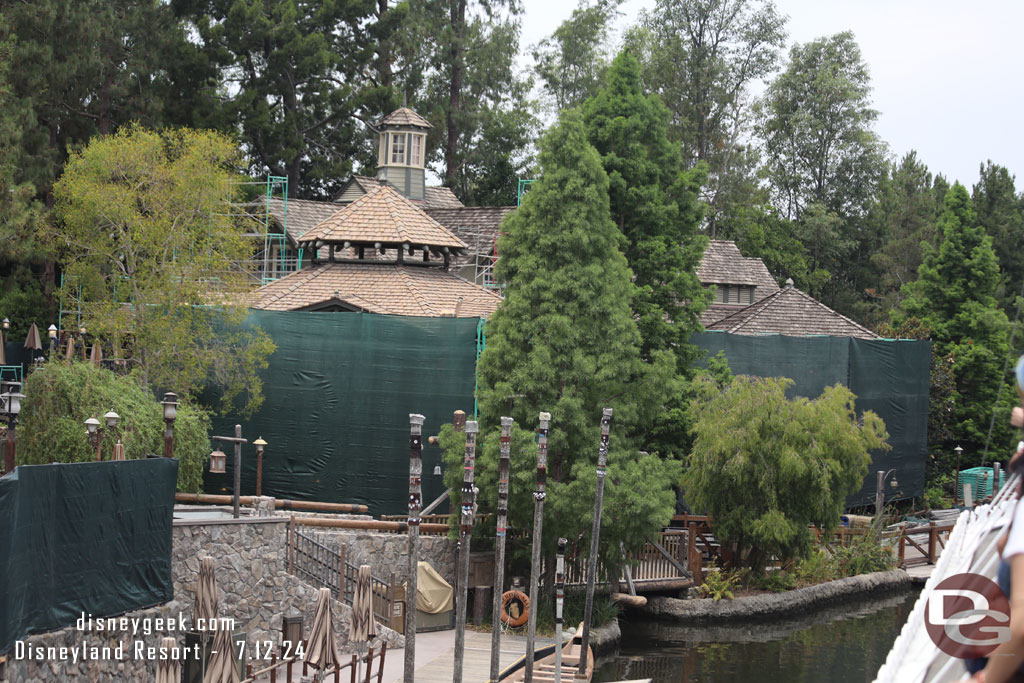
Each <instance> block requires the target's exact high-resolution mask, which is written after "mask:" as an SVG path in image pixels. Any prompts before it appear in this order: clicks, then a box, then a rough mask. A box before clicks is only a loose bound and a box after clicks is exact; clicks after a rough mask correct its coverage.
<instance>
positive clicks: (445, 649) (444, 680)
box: [384, 630, 554, 683]
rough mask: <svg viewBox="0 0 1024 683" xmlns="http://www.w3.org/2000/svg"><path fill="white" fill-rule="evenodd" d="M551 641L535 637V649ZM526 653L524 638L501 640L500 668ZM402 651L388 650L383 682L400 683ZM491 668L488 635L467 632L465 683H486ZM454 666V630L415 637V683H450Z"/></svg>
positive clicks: (508, 636)
mask: <svg viewBox="0 0 1024 683" xmlns="http://www.w3.org/2000/svg"><path fill="white" fill-rule="evenodd" d="M553 642H554V639H553V638H541V637H538V638H537V645H536V647H537V648H541V647H543V646H545V645H549V644H551V643H553ZM524 652H526V636H513V635H503V636H502V637H501V659H500V661H501V667H502V668H504V667H506V666H508V665H509V664H511V663H512V662H514V661H515V660H516V659H518V658H519V657H521V656H522V655H523V653H524ZM404 662H405V650H388V654H387V657H386V658H385V660H384V683H402V674H403V672H404V669H405V664H404ZM490 665H491V634H490V633H479V632H477V631H466V655H465V658H464V659H463V660H462V679H463V681H464V683H486V681H487V679H488V675H489V673H490V672H489V669H490ZM454 667H455V631H454V630H448V631H433V632H431V633H418V634H416V683H451V681H452V671H453V669H454Z"/></svg>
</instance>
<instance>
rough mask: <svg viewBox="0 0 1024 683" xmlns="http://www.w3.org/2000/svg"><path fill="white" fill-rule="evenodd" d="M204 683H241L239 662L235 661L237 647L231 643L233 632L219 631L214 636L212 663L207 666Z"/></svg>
mask: <svg viewBox="0 0 1024 683" xmlns="http://www.w3.org/2000/svg"><path fill="white" fill-rule="evenodd" d="M203 683H241V679H240V678H239V677H238V662H237V661H236V660H235V647H234V643H232V642H231V631H230V630H228V629H218V630H217V633H216V634H215V635H214V636H213V648H212V650H211V654H210V661H209V663H208V664H207V665H206V675H205V676H203Z"/></svg>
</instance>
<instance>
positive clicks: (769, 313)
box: [705, 286, 878, 339]
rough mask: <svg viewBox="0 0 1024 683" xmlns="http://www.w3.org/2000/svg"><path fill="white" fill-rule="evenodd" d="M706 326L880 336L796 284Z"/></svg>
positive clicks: (798, 334) (737, 330)
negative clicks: (798, 287)
mask: <svg viewBox="0 0 1024 683" xmlns="http://www.w3.org/2000/svg"><path fill="white" fill-rule="evenodd" d="M705 327H706V328H707V329H709V330H720V331H722V332H731V333H732V334H743V335H758V334H784V335H789V336H793V337H808V336H817V335H827V336H830V337H856V338H858V339H877V338H878V335H877V334H875V333H874V332H872V331H871V330H869V329H868V328H866V327H864V326H863V325H860V324H858V323H856V322H854V321H853V320H850V319H849V318H847V317H846V316H844V315H840V314H839V313H836V312H835V311H833V310H832V309H831V308H829V307H828V306H826V305H825V304H823V303H821V302H820V301H818V300H817V299H815V298H814V297H812V296H810V295H808V294H805V293H804V292H801V291H800V290H799V289H797V288H796V287H793V286H788V287H785V288H784V289H780V290H779V291H777V292H775V293H774V294H770V295H768V296H766V297H764V298H763V299H760V300H759V301H756V302H755V303H753V304H751V305H749V306H747V307H745V308H741V309H740V310H738V311H736V312H734V313H732V314H731V315H728V316H726V317H724V318H722V319H720V320H718V321H716V322H714V323H711V324H710V325H705Z"/></svg>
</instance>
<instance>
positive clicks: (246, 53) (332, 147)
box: [171, 0, 385, 199]
mask: <svg viewBox="0 0 1024 683" xmlns="http://www.w3.org/2000/svg"><path fill="white" fill-rule="evenodd" d="M171 4H172V5H173V6H174V8H175V11H176V13H177V14H178V15H179V16H181V17H183V18H185V19H187V20H188V21H189V22H190V23H191V24H192V26H194V27H195V30H196V33H197V36H198V39H199V42H200V44H201V46H202V50H203V53H204V55H205V57H206V59H207V60H209V62H210V63H211V64H213V65H215V66H216V67H217V68H218V69H219V70H220V78H221V82H222V83H225V82H230V83H231V87H230V88H228V89H226V90H225V91H224V92H222V93H220V97H221V98H222V100H223V104H222V115H223V116H224V117H225V119H226V120H227V121H231V122H236V123H237V125H238V126H239V128H240V130H241V134H242V137H243V139H244V140H246V141H247V142H248V143H250V144H249V147H248V149H249V151H250V153H251V157H252V166H251V167H250V172H251V173H252V174H253V175H255V176H261V175H263V174H265V173H267V172H269V173H271V174H272V175H278V176H286V177H287V178H288V191H289V194H290V195H291V196H293V197H305V198H318V199H328V198H333V195H334V194H335V193H336V192H337V191H338V190H339V189H340V187H341V184H342V183H343V182H344V181H345V179H346V177H347V175H348V174H349V173H351V171H352V170H353V169H352V159H353V158H354V157H356V155H357V154H358V153H359V152H360V151H361V149H362V148H363V140H364V138H363V132H364V130H363V128H362V124H361V123H360V122H359V120H358V118H356V115H357V114H360V113H362V109H361V105H362V104H363V100H364V98H366V97H370V96H372V94H373V91H372V88H370V87H369V84H368V82H367V81H364V79H362V78H360V77H359V72H360V69H361V67H362V66H363V65H366V64H368V63H369V62H370V61H371V60H372V56H373V42H372V41H373V39H375V38H379V39H382V38H384V37H385V36H381V35H379V34H378V35H372V34H371V33H370V32H368V31H365V30H360V28H358V27H360V25H362V24H364V23H366V22H367V20H368V19H369V18H370V17H371V16H372V12H373V7H374V4H373V3H367V2H335V1H329V2H318V3H308V2H305V1H303V0H264V1H262V2H236V1H235V0H174V1H173V2H172V3H171ZM364 84H365V85H364ZM364 89H365V90H367V91H369V92H364Z"/></svg>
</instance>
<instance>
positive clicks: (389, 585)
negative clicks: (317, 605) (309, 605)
mask: <svg viewBox="0 0 1024 683" xmlns="http://www.w3.org/2000/svg"><path fill="white" fill-rule="evenodd" d="M289 526H293V525H289ZM345 557H346V546H345V544H341V545H340V546H339V547H338V549H337V550H335V549H334V548H329V547H327V546H326V545H324V544H323V543H320V542H319V541H317V540H316V539H315V538H313V537H312V536H307V535H306V534H304V533H302V532H301V531H299V530H298V529H297V528H290V529H289V534H288V568H289V572H290V573H292V574H294V575H295V576H298V577H299V578H302V579H305V580H306V581H307V582H308V583H311V584H313V585H314V586H316V587H318V588H328V589H330V591H331V595H332V596H334V599H335V600H340V601H342V602H344V603H345V604H346V605H349V606H350V607H351V605H352V598H353V596H354V593H355V585H356V576H357V575H358V573H359V568H358V567H356V566H355V565H353V564H351V563H349V562H347V561H346V559H345ZM371 593H372V594H373V616H374V617H375V618H376V619H377V621H379V622H381V623H382V624H384V625H386V626H388V627H389V628H391V629H392V630H394V631H398V632H399V633H404V631H405V604H404V603H405V593H404V589H403V588H402V587H401V586H399V584H398V581H397V579H396V577H395V574H394V573H393V572H392V574H391V576H390V582H386V581H384V580H382V579H380V578H377V577H375V576H374V577H371Z"/></svg>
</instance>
